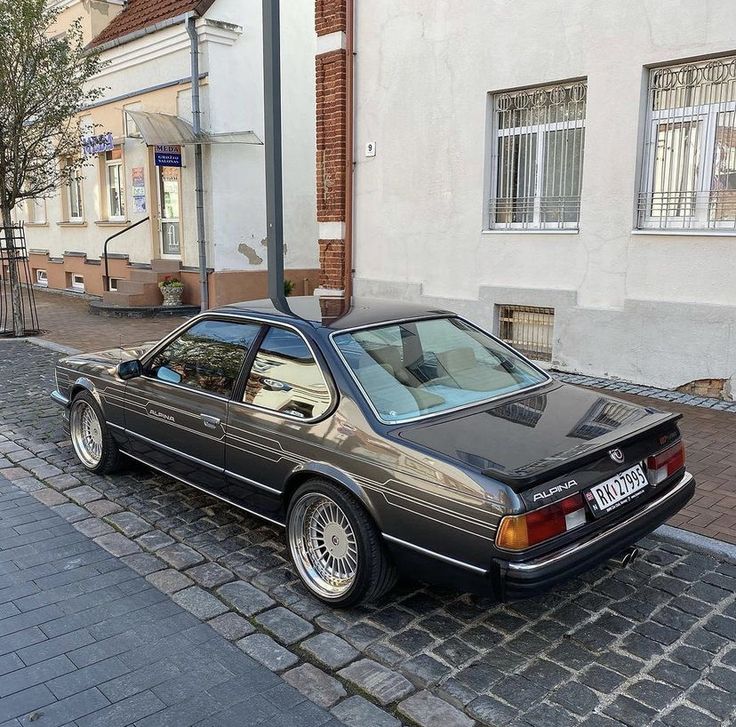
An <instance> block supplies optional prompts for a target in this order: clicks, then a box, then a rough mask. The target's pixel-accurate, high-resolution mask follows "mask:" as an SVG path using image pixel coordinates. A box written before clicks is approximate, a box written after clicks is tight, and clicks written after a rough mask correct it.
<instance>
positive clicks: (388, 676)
mask: <svg viewBox="0 0 736 727" xmlns="http://www.w3.org/2000/svg"><path fill="white" fill-rule="evenodd" d="M337 674H338V676H340V677H342V678H343V679H345V680H346V681H348V682H350V683H351V684H353V685H355V686H356V687H358V689H361V690H362V691H364V692H366V693H367V694H368V695H369V696H371V697H373V699H375V700H376V701H377V702H378V703H379V704H380V705H381V706H384V707H385V706H386V705H387V704H390V703H392V702H397V701H399V700H400V699H403V698H404V697H406V696H408V695H409V694H411V693H412V692H413V691H414V685H413V684H412V683H411V682H410V681H409V680H408V679H406V677H403V676H401V674H398V673H397V672H395V671H393V670H392V669H389V668H387V667H385V666H383V665H382V664H379V663H378V662H375V661H372V660H371V659H361V660H360V661H356V662H353V663H352V664H350V665H349V666H346V667H345V668H344V669H341V670H340V671H339V672H338V673H337Z"/></svg>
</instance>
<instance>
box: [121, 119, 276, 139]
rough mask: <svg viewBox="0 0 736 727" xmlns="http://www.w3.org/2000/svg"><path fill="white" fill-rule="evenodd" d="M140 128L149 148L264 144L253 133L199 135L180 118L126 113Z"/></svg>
mask: <svg viewBox="0 0 736 727" xmlns="http://www.w3.org/2000/svg"><path fill="white" fill-rule="evenodd" d="M125 113H126V114H128V116H129V117H130V118H131V120H132V121H133V122H134V123H135V125H136V126H137V127H138V131H140V133H141V136H142V137H143V140H144V141H145V142H146V144H147V145H148V146H188V145H195V144H261V145H262V144H263V142H262V141H261V140H260V139H259V138H258V137H257V136H256V135H255V134H254V133H253V132H252V131H235V132H228V133H224V134H209V133H207V132H206V131H203V132H201V133H200V134H199V135H197V134H195V133H194V128H193V127H192V125H191V124H190V123H189V122H188V121H184V119H180V118H179V117H178V116H171V115H169V114H157V113H151V112H149V111H126V112H125Z"/></svg>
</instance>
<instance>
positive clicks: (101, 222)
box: [95, 220, 130, 227]
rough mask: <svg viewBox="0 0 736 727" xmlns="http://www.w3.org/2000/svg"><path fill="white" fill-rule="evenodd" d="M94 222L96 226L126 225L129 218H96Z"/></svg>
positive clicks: (128, 223) (128, 222)
mask: <svg viewBox="0 0 736 727" xmlns="http://www.w3.org/2000/svg"><path fill="white" fill-rule="evenodd" d="M95 224H96V225H97V226H98V227H128V226H129V225H130V220H97V221H96V222H95Z"/></svg>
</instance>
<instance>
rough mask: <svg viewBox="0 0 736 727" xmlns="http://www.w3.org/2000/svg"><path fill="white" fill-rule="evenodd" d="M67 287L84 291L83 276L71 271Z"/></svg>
mask: <svg viewBox="0 0 736 727" xmlns="http://www.w3.org/2000/svg"><path fill="white" fill-rule="evenodd" d="M69 287H70V288H71V289H72V290H78V291H80V292H81V293H84V276H83V275H79V274H78V273H72V274H71V275H70V277H69Z"/></svg>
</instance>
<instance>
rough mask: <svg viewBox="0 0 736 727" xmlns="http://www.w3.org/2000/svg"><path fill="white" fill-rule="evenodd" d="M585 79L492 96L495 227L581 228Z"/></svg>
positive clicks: (492, 224)
mask: <svg viewBox="0 0 736 727" xmlns="http://www.w3.org/2000/svg"><path fill="white" fill-rule="evenodd" d="M586 92H587V86H586V83H585V81H577V82H575V83H567V84H557V85H553V86H545V87H544V88H529V89H523V90H520V91H513V92H508V93H499V94H496V95H494V96H493V106H492V114H493V118H492V129H493V131H492V137H491V138H492V142H491V144H492V147H491V157H492V158H491V174H492V184H491V200H490V206H489V227H490V228H493V229H509V230H513V229H537V230H547V229H577V227H578V221H579V212H580V184H581V179H582V170H583V146H584V141H585V99H586Z"/></svg>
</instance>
